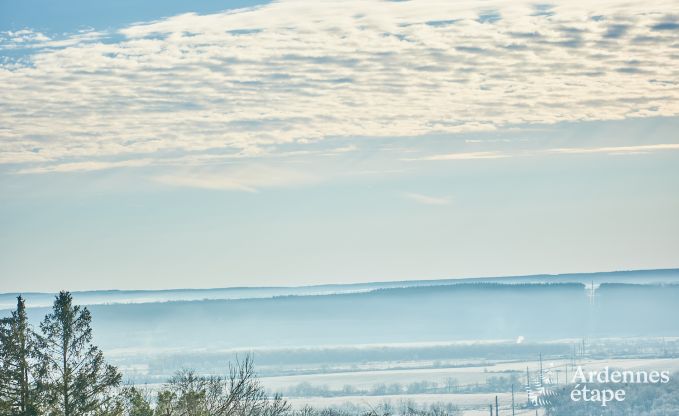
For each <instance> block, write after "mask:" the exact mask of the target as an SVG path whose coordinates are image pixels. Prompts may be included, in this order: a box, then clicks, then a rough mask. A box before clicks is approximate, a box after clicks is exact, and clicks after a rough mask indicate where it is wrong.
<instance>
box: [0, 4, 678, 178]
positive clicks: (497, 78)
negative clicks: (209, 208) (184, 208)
mask: <svg viewBox="0 0 679 416" xmlns="http://www.w3.org/2000/svg"><path fill="white" fill-rule="evenodd" d="M675 12H676V4H675V2H673V1H662V0H661V1H648V2H643V3H638V4H630V3H629V2H620V1H605V2H598V3H597V4H596V5H595V6H591V5H589V4H588V3H586V2H581V1H577V2H563V4H554V5H541V6H535V5H534V4H533V3H531V2H524V3H521V2H516V1H513V2H507V1H489V2H484V3H482V4H479V3H478V2H447V1H446V2H419V1H418V2H383V1H360V2H313V1H281V2H277V3H273V4H268V5H265V6H260V7H255V8H249V9H242V10H236V11H228V12H223V13H216V14H208V15H197V14H183V15H179V16H174V17H171V18H167V19H162V20H159V21H155V22H149V23H144V24H135V25H132V26H129V27H125V28H122V29H121V30H119V31H118V32H116V33H99V32H93V31H92V32H83V33H78V34H75V35H73V36H70V37H67V38H65V39H58V40H55V39H51V38H49V37H48V36H46V35H44V34H41V33H39V32H35V31H33V30H30V29H26V30H22V31H18V32H6V33H4V34H1V35H0V48H2V50H3V51H5V52H7V51H12V52H13V53H15V54H16V53H19V52H20V53H21V56H20V58H16V59H4V60H2V61H0V62H2V64H1V65H0V89H1V90H2V91H3V93H2V95H1V96H0V163H2V164H6V165H10V166H12V167H14V168H15V169H16V171H17V172H24V173H29V172H32V173H41V172H59V171H83V170H98V169H109V168H116V167H138V166H147V165H155V164H161V165H162V164H177V165H183V164H185V162H186V160H187V159H190V160H191V161H192V163H194V164H196V165H201V164H209V163H210V161H214V160H223V159H225V158H244V157H245V158H250V157H255V158H256V157H263V156H279V155H280V154H281V153H282V152H284V150H282V149H283V147H284V146H286V145H290V144H294V145H298V146H299V149H298V151H299V152H304V146H305V145H306V144H311V143H318V142H322V141H324V140H329V139H333V140H335V139H337V138H343V137H346V138H360V137H366V138H369V137H391V136H399V137H403V136H420V135H427V134H440V133H459V132H475V131H488V130H495V129H500V128H505V127H508V126H512V125H527V124H528V125H530V124H534V123H540V124H549V123H558V122H564V121H581V120H582V121H584V120H617V119H624V118H631V117H659V116H677V115H679V86H678V85H677V82H678V81H677V80H678V79H679V73H678V72H679V70H678V69H679V65H677V62H678V60H679V59H678V58H679V23H678V22H679V20H677V17H676V13H675ZM337 149H340V150H337ZM337 149H334V150H332V149H331V150H330V151H329V152H331V153H332V152H342V151H343V150H342V149H344V150H345V151H353V150H354V149H353V148H351V147H347V148H344V147H338V148H337ZM585 150H586V149H585ZM642 150H658V149H642ZM584 152H585V151H578V152H577V153H584ZM601 152H608V150H602V151H601ZM563 153H568V151H563ZM613 153H619V152H613ZM505 156H506V154H505V153H500V152H493V151H487V152H486V151H484V152H460V153H458V154H442V155H435V156H430V157H429V160H457V159H474V158H499V157H505ZM403 157H407V156H403ZM243 175H244V176H243V177H247V178H248V179H243V180H240V181H226V182H224V181H222V180H220V179H219V178H213V177H210V176H208V177H200V178H198V177H196V178H193V177H186V178H182V179H178V178H176V177H167V176H163V177H161V178H162V181H164V182H169V183H170V182H171V183H179V184H180V185H185V186H200V187H206V188H234V187H235V188H238V189H241V190H251V189H255V188H256V187H259V186H262V184H263V179H261V177H264V176H266V175H264V174H262V173H261V172H260V171H256V172H254V173H253V172H252V171H248V174H247V175H245V174H243ZM291 176H292V180H293V182H300V183H303V182H306V181H307V179H306V178H303V177H300V176H298V175H296V174H291ZM252 178H254V179H252ZM264 186H268V183H264Z"/></svg>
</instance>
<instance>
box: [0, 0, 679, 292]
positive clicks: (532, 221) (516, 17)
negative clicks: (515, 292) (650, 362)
mask: <svg viewBox="0 0 679 416" xmlns="http://www.w3.org/2000/svg"><path fill="white" fill-rule="evenodd" d="M137 3H138V2H131V1H120V2H86V1H84V0H65V1H63V2H58V3H56V2H52V1H48V0H25V1H22V2H18V3H17V2H14V1H10V0H0V91H2V93H1V94H0V292H8V291H23V292H26V291H54V290H60V289H68V290H91V289H161V288H185V287H196V288H199V287H227V286H261V285H303V284H322V283H343V282H364V281H381V280H400V279H432V278H451V277H473V276H501V275H517V274H533V273H566V272H580V271H610V270H628V269H652V268H671V267H679V261H678V259H679V257H677V253H678V252H679V215H677V213H678V212H679V192H678V191H677V190H678V189H679V135H678V134H677V132H679V85H678V82H679V76H678V75H679V64H678V63H679V15H677V13H676V4H675V3H674V2H673V1H664V0H652V1H646V2H638V3H636V4H632V3H629V2H623V1H616V0H606V1H602V2H596V4H595V5H591V4H590V2H585V1H581V0H576V1H568V2H555V3H541V4H537V3H534V2H528V1H522V0H516V1H494V0H486V1H481V2H479V1H460V2H449V1H372V0H369V1H357V2H353V1H342V2H335V1H324V2H318V1H307V0H283V1H275V2H266V3H258V2H248V1H236V2H221V1H216V0H211V1H208V0H202V1H195V2H179V1H149V2H143V5H140V4H137Z"/></svg>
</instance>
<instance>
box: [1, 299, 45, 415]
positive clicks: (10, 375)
mask: <svg viewBox="0 0 679 416" xmlns="http://www.w3.org/2000/svg"><path fill="white" fill-rule="evenodd" d="M35 357H36V338H35V334H34V333H33V331H32V330H31V328H30V326H29V324H28V318H27V316H26V305H25V303H24V299H23V298H22V297H21V296H19V297H18V298H17V309H16V311H14V312H12V314H11V316H10V317H8V318H4V319H2V321H0V413H1V414H3V415H12V416H31V415H37V414H38V411H37V408H36V406H37V401H36V398H37V392H36V385H35V380H34V377H33V374H34V369H35V368H34V364H33V363H34V359H35Z"/></svg>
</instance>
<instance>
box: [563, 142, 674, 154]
mask: <svg viewBox="0 0 679 416" xmlns="http://www.w3.org/2000/svg"><path fill="white" fill-rule="evenodd" d="M661 150H679V143H665V144H649V145H638V146H608V147H563V148H558V149H550V152H553V153H564V154H583V153H608V154H642V153H650V152H656V151H661Z"/></svg>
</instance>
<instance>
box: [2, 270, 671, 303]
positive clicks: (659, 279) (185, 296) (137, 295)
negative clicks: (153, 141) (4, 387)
mask: <svg viewBox="0 0 679 416" xmlns="http://www.w3.org/2000/svg"><path fill="white" fill-rule="evenodd" d="M484 282H488V283H582V284H590V283H591V282H594V284H595V285H597V286H598V285H599V284H602V283H635V284H659V283H679V269H661V270H633V271H616V272H601V273H575V274H555V275H547V274H542V275H530V276H505V277H478V278H460V279H441V280H406V281H391V282H372V283H354V284H329V285H315V286H299V287H285V286H279V287H230V288H229V287H227V288H215V289H170V290H97V291H83V292H73V295H74V299H75V301H76V302H78V303H80V304H83V305H99V304H113V303H152V302H167V301H182V300H183V301H191V300H205V299H209V300H218V299H257V298H271V297H275V296H287V295H298V296H307V295H327V294H341V293H356V292H366V291H371V290H376V289H387V288H407V287H418V286H434V285H436V286H439V285H450V284H456V283H484ZM17 295H18V293H3V294H0V314H2V312H1V311H2V310H3V309H9V308H13V307H14V306H15V303H16V297H17ZM23 296H24V297H25V298H27V304H28V306H29V307H44V306H49V305H51V304H52V301H53V299H54V293H23Z"/></svg>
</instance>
